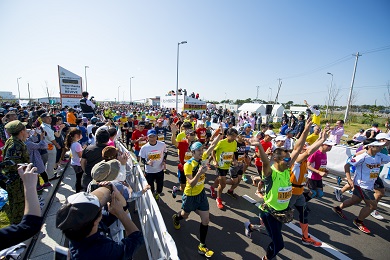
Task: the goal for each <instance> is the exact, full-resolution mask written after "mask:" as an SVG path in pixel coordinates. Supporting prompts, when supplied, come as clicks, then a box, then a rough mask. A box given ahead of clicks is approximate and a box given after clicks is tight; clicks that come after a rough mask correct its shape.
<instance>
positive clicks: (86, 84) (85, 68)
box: [84, 66, 89, 92]
mask: <svg viewBox="0 0 390 260" xmlns="http://www.w3.org/2000/svg"><path fill="white" fill-rule="evenodd" d="M87 68H88V69H89V66H84V73H85V91H86V92H88V83H87Z"/></svg>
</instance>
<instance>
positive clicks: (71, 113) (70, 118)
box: [66, 107, 77, 127]
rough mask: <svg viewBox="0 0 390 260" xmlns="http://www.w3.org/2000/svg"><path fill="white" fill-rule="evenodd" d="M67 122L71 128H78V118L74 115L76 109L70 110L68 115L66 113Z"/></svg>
mask: <svg viewBox="0 0 390 260" xmlns="http://www.w3.org/2000/svg"><path fill="white" fill-rule="evenodd" d="M66 122H68V123H69V125H70V126H72V127H76V126H77V125H76V116H75V114H74V109H73V108H71V107H70V108H69V109H68V113H66Z"/></svg>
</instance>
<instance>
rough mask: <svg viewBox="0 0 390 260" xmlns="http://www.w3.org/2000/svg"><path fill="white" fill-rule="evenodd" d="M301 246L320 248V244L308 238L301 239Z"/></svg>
mask: <svg viewBox="0 0 390 260" xmlns="http://www.w3.org/2000/svg"><path fill="white" fill-rule="evenodd" d="M302 244H304V245H306V246H314V247H320V246H322V243H321V242H318V241H315V240H314V239H312V238H311V237H310V236H309V237H308V238H304V237H302Z"/></svg>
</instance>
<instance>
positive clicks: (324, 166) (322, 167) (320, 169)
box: [318, 165, 326, 172]
mask: <svg viewBox="0 0 390 260" xmlns="http://www.w3.org/2000/svg"><path fill="white" fill-rule="evenodd" d="M318 170H319V171H320V172H326V165H321V166H320V168H319V169H318Z"/></svg>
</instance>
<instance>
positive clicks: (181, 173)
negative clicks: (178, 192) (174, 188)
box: [177, 169, 187, 184]
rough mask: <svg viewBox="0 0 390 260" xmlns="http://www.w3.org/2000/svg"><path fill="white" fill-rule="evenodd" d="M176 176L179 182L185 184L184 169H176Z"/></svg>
mask: <svg viewBox="0 0 390 260" xmlns="http://www.w3.org/2000/svg"><path fill="white" fill-rule="evenodd" d="M177 178H178V179H179V183H180V184H186V182H187V178H186V175H185V174H184V171H181V170H179V169H178V170H177Z"/></svg>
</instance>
